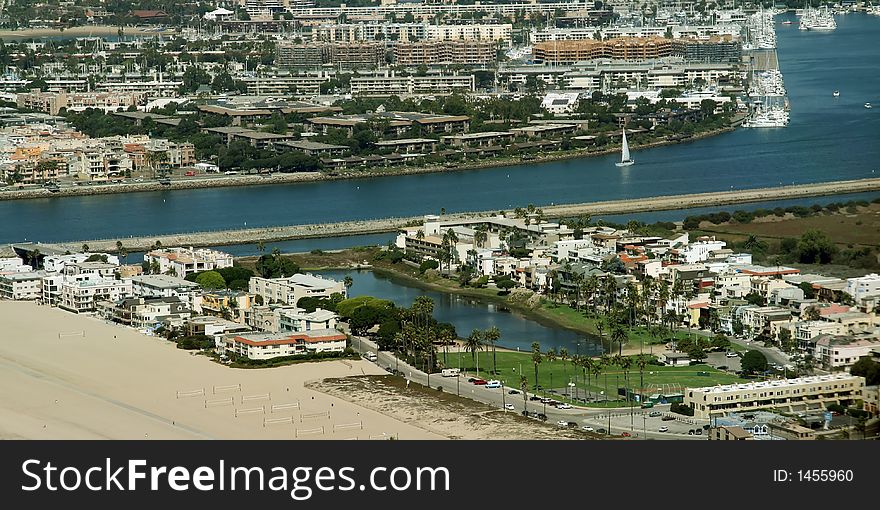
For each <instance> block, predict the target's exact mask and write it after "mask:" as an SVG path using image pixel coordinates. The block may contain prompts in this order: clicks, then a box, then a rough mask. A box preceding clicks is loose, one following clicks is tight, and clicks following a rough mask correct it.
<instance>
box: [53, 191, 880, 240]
mask: <svg viewBox="0 0 880 510" xmlns="http://www.w3.org/2000/svg"><path fill="white" fill-rule="evenodd" d="M869 191H880V178H876V179H860V180H853V181H834V182H825V183H815V184H800V185H793V186H781V187H774V188H758V189H749V190H734V191H720V192H709V193H693V194H687V195H672V196H658V197H648V198H637V199H627V200H609V201H604V202H590V203H583V204H563V205H553V206H543V207H542V209H543V211H544V215H545V216H547V217H550V218H560V217H574V216H577V215H580V214H592V215H598V214H604V215H607V214H626V213H639V212H648V211H668V210H679V209H690V208H694V207H706V206H724V205H735V204H744V203H750V202H765V201H772V200H785V199H792V198H803V197H815V196H823V195H838V194H849V193H861V192H869ZM496 213H497V211H482V212H470V213H458V214H447V215H446V216H445V217H444V219H446V220H449V221H453V220H460V219H465V218H474V217H488V216H492V215H494V214H496ZM421 220H422V216H413V217H405V218H385V219H377V220H361V221H343V222H334V223H321V224H307V225H288V226H279V227H262V228H248V229H236V230H223V231H216V232H193V233H180V234H173V235H156V236H143V237H131V238H127V239H102V240H85V241H75V242H68V243H57V244H54V245H53V246H55V247H58V248H60V249H62V250H70V251H72V252H75V251H79V250H80V249H81V247H82V245H83V244H88V245H89V248H90V250H92V251H111V252H112V251H115V250H116V242H117V241H122V243H123V245H124V246H125V248H126V249H127V250H128V251H143V250H145V249H147V248H149V247H150V246H152V245H153V244H154V243H155V242H156V241H159V242H161V243H162V245H163V246H223V245H229V244H252V243H257V242H260V241H263V242H277V241H286V240H290V239H306V238H314V237H337V236H347V235H357V234H371V233H378V232H392V231H394V230H397V229H399V228H401V227H404V226H407V225H415V224H418V223H419V222H420V221H421Z"/></svg>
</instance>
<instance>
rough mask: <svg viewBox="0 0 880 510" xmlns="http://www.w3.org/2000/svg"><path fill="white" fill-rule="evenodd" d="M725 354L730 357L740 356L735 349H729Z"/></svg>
mask: <svg viewBox="0 0 880 510" xmlns="http://www.w3.org/2000/svg"><path fill="white" fill-rule="evenodd" d="M725 356H727V357H728V358H736V357H737V356H739V354H737V353H735V352H734V351H728V352H727V354H725Z"/></svg>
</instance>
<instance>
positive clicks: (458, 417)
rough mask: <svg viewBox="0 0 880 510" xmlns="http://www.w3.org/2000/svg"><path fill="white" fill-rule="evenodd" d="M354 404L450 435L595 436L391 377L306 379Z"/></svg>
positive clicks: (473, 437)
mask: <svg viewBox="0 0 880 510" xmlns="http://www.w3.org/2000/svg"><path fill="white" fill-rule="evenodd" d="M306 387H308V388H309V389H312V390H315V391H320V392H323V393H326V394H328V395H331V396H333V397H336V398H340V399H343V400H346V401H348V402H351V403H354V404H356V405H359V406H362V407H366V408H368V409H371V410H373V411H377V412H379V413H382V414H384V415H387V416H389V417H391V418H393V419H395V420H399V421H402V422H404V423H408V424H410V425H415V426H416V427H421V428H423V429H425V430H427V431H429V432H433V433H435V434H440V435H443V436H445V437H448V438H450V439H597V437H596V436H595V435H592V434H590V433H587V432H583V431H580V430H577V429H564V428H559V427H557V426H556V425H555V424H549V423H543V422H539V421H537V420H535V419H531V418H525V417H523V416H521V415H520V414H519V412H518V411H509V412H504V411H502V410H500V409H496V408H494V407H491V406H488V405H485V404H481V403H479V402H475V401H473V400H469V399H465V398H461V397H458V396H456V395H452V394H449V393H443V392H438V391H436V390H433V389H429V388H425V387H424V386H421V385H418V384H410V385H409V386H407V385H406V381H405V380H404V379H402V378H400V377H393V376H382V375H377V376H362V377H346V378H333V379H324V380H322V381H314V382H310V383H307V384H306Z"/></svg>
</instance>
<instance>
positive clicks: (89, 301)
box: [58, 275, 132, 313]
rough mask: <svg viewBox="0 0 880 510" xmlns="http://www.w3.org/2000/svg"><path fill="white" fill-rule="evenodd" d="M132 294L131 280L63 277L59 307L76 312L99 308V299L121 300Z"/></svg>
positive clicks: (86, 276) (88, 276) (90, 276)
mask: <svg viewBox="0 0 880 510" xmlns="http://www.w3.org/2000/svg"><path fill="white" fill-rule="evenodd" d="M131 296H132V290H131V281H130V280H112V279H109V278H100V277H95V276H94V275H79V276H74V277H63V279H62V281H61V285H60V296H59V301H58V307H59V308H63V309H65V310H67V311H70V312H74V313H89V312H94V311H95V310H97V303H98V302H99V301H119V300H121V299H125V298H127V297H131Z"/></svg>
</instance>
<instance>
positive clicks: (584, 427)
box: [581, 425, 593, 432]
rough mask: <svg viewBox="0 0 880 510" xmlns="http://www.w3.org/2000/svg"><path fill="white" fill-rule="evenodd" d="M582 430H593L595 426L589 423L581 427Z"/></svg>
mask: <svg viewBox="0 0 880 510" xmlns="http://www.w3.org/2000/svg"><path fill="white" fill-rule="evenodd" d="M581 430H583V431H585V432H593V427H591V426H589V425H584V426H583V427H581Z"/></svg>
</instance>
